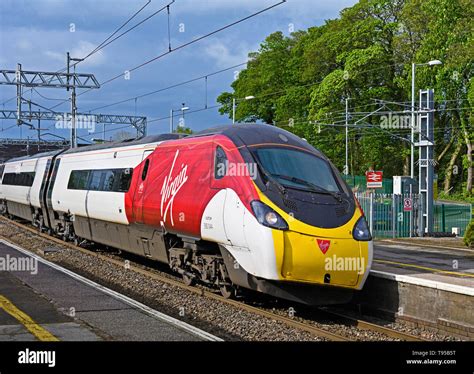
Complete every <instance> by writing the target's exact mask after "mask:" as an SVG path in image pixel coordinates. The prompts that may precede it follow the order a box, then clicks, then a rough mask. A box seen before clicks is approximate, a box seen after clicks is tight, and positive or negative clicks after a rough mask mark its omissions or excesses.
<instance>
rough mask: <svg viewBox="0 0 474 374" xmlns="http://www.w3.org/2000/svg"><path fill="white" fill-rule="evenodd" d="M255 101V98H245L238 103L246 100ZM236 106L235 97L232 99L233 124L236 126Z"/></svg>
mask: <svg viewBox="0 0 474 374" xmlns="http://www.w3.org/2000/svg"><path fill="white" fill-rule="evenodd" d="M252 99H255V96H252V95H250V96H245V97H244V98H243V99H239V100H238V101H244V100H252ZM236 104H237V100H236V99H235V97H234V98H233V99H232V124H233V125H235V109H236Z"/></svg>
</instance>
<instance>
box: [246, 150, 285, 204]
mask: <svg viewBox="0 0 474 374" xmlns="http://www.w3.org/2000/svg"><path fill="white" fill-rule="evenodd" d="M249 153H250V154H251V155H252V158H253V160H254V161H255V163H256V164H257V167H258V169H259V170H260V172H261V173H262V174H263V175H264V176H265V178H266V179H267V181H268V182H271V183H272V184H273V185H275V186H276V188H277V189H278V191H280V193H281V194H282V195H286V188H285V187H284V186H283V185H282V184H281V183H280V182H278V181H277V180H276V179H275V178H273V176H272V174H270V173H269V172H268V171H266V170H265V168H264V167H263V166H262V164H261V163H260V162H259V161H258V159H257V157H255V156H254V154H253V153H252V152H250V150H249Z"/></svg>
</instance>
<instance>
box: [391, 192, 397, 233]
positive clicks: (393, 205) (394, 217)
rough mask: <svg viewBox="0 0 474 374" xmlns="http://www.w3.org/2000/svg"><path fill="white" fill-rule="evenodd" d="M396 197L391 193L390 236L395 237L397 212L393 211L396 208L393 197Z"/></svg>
mask: <svg viewBox="0 0 474 374" xmlns="http://www.w3.org/2000/svg"><path fill="white" fill-rule="evenodd" d="M396 198H397V195H395V194H393V195H392V237H393V238H395V237H396V224H397V213H396V211H395V209H396V204H395V199H396Z"/></svg>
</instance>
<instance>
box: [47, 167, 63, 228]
mask: <svg viewBox="0 0 474 374" xmlns="http://www.w3.org/2000/svg"><path fill="white" fill-rule="evenodd" d="M60 164H61V159H60V158H57V159H55V160H53V166H52V171H51V177H50V178H49V182H48V183H47V186H46V209H47V214H48V217H49V220H48V221H49V224H50V228H51V229H54V227H55V224H56V221H55V220H56V219H57V217H55V212H54V209H53V201H52V196H53V188H54V183H55V182H56V177H57V175H58V169H59V165H60ZM56 215H57V214H56Z"/></svg>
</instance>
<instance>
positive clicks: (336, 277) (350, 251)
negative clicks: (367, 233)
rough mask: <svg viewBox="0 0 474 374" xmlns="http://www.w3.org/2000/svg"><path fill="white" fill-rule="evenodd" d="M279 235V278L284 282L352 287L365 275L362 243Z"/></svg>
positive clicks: (296, 235) (291, 233)
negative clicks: (280, 256) (281, 256)
mask: <svg viewBox="0 0 474 374" xmlns="http://www.w3.org/2000/svg"><path fill="white" fill-rule="evenodd" d="M282 235H283V258H282V264H281V275H282V277H283V278H284V279H286V280H293V281H300V282H310V283H321V284H330V285H335V286H345V287H354V286H356V285H357V284H358V282H359V280H360V278H362V277H363V275H364V274H365V272H366V271H367V265H368V260H367V259H366V258H365V256H363V255H362V254H363V250H362V248H361V245H362V246H363V245H366V243H364V242H358V241H356V240H354V239H349V238H329V237H317V236H312V235H306V234H302V233H298V232H294V231H286V232H283V233H282Z"/></svg>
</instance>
